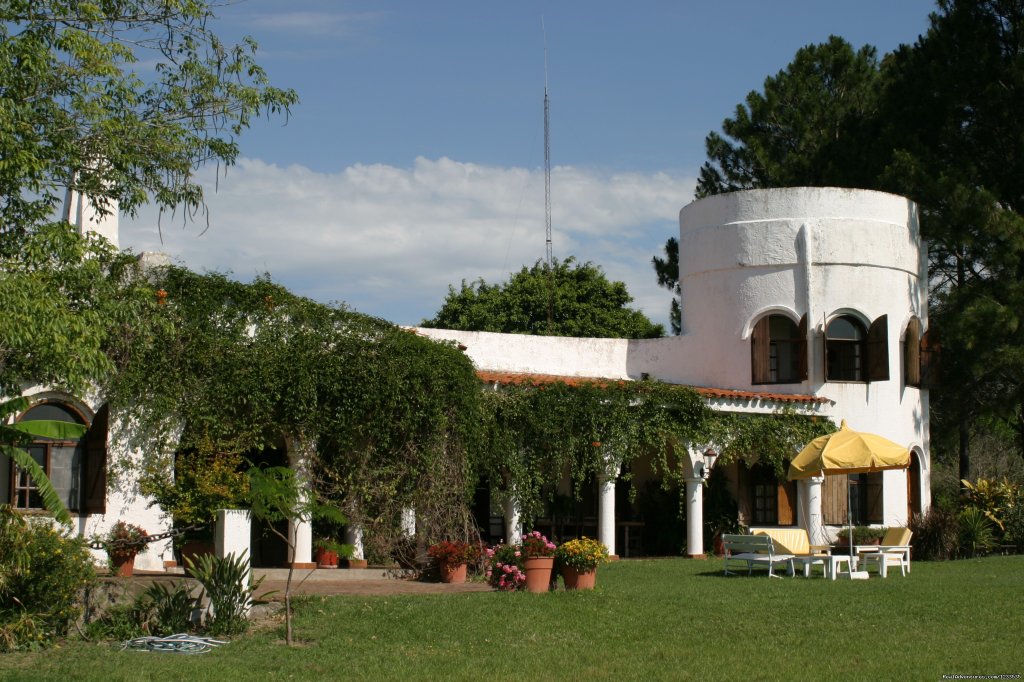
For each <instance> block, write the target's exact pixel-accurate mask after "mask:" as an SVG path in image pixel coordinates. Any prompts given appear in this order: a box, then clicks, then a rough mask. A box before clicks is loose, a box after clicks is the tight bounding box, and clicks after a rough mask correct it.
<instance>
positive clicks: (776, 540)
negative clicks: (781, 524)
mask: <svg viewBox="0 0 1024 682" xmlns="http://www.w3.org/2000/svg"><path fill="white" fill-rule="evenodd" d="M750 530H751V533H752V534H754V535H769V536H771V538H772V544H773V545H774V546H775V549H776V551H778V552H781V553H784V554H795V555H797V556H800V555H805V554H810V553H811V543H810V541H809V540H808V539H807V531H806V530H804V529H803V528H751V529H750Z"/></svg>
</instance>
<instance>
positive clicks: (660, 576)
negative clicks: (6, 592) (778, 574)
mask: <svg viewBox="0 0 1024 682" xmlns="http://www.w3.org/2000/svg"><path fill="white" fill-rule="evenodd" d="M1022 597H1024V556H1013V557H989V558H985V559H976V560H969V561H958V562H947V563H926V562H916V563H914V564H913V573H911V574H910V575H909V576H907V577H906V578H904V577H901V576H900V575H899V572H898V571H897V572H896V574H895V575H893V574H892V573H890V577H889V578H888V579H886V580H882V579H880V578H878V577H877V576H874V575H872V578H871V579H870V580H867V581H850V580H842V579H840V580H837V581H836V582H831V581H826V580H823V579H821V578H820V577H818V578H813V579H810V580H806V579H804V578H788V577H787V578H783V579H768V578H767V577H766V576H765V574H764V572H761V573H760V574H757V573H755V575H754V576H753V577H747V576H741V577H723V576H722V575H721V562H720V561H718V560H711V561H693V560H684V559H661V560H651V561H622V562H618V563H615V564H611V565H608V566H604V567H602V568H601V570H600V572H599V575H598V589H597V591H595V592H590V593H587V592H580V593H565V592H558V593H553V594H547V595H534V594H525V593H518V594H499V593H478V594H461V595H440V596H414V597H408V596H407V597H359V598H353V597H329V598H324V599H320V598H317V599H315V600H312V601H307V602H304V603H303V604H302V605H301V606H300V608H299V612H298V615H297V620H296V628H297V630H296V632H297V635H298V637H299V639H300V640H301V644H300V645H299V646H296V647H294V648H292V649H288V648H286V647H285V646H284V645H283V643H282V642H281V636H282V633H281V631H280V630H279V629H275V628H271V629H265V630H262V631H258V632H255V633H253V634H251V635H247V636H245V637H242V638H237V639H236V640H235V641H233V642H232V643H231V644H229V645H227V646H225V647H223V648H222V649H220V650H218V651H215V652H213V653H210V654H206V655H202V656H182V655H175V654H156V653H138V652H120V651H117V650H116V649H112V648H111V646H110V645H109V644H107V645H96V644H87V643H71V644H68V645H65V646H63V647H62V648H60V649H57V650H50V651H46V652H40V653H32V654H16V655H6V656H0V679H5V680H6V679H10V680H33V681H35V680H67V679H74V680H105V681H106V680H131V681H132V682H135V681H140V680H179V679H182V680H218V681H219V680H246V681H247V682H255V681H256V680H267V679H269V680H277V679H281V680H285V679H288V680H327V679H330V680H334V679H353V680H390V679H401V680H434V679H446V680H447V679H450V680H484V679H488V680H499V679H514V680H518V679H537V680H549V679H563V680H578V681H581V682H582V681H583V680H587V679H594V678H597V679H616V680H618V679H627V680H648V679H656V680H657V679H661V680H690V679H692V680H741V679H748V680H749V679H755V680H757V679H780V680H832V679H850V680H869V679H871V680H894V679H899V680H941V679H942V675H943V674H946V675H952V674H1015V673H1022V672H1024V651H1022V650H1021V641H1022V640H1021V635H1020V631H1021V629H1022V627H1024V610H1022V605H1024V600H1022Z"/></svg>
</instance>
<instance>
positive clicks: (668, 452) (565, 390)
mask: <svg viewBox="0 0 1024 682" xmlns="http://www.w3.org/2000/svg"><path fill="white" fill-rule="evenodd" d="M149 277H150V280H151V286H152V289H153V297H154V301H155V305H153V306H151V309H152V316H153V319H151V320H149V321H148V322H147V324H146V329H147V330H148V335H147V337H146V338H147V340H148V342H147V343H145V344H137V346H136V347H134V348H132V349H131V352H122V353H120V354H119V355H118V356H117V357H116V361H117V364H118V371H117V372H116V375H115V377H114V379H112V380H111V381H110V382H109V385H108V386H107V387H106V389H107V390H108V392H109V395H110V400H111V403H112V405H113V406H114V407H115V410H114V413H116V414H117V415H118V416H119V418H120V423H121V425H122V427H125V433H130V434H131V441H130V442H129V444H130V445H132V446H134V447H135V448H137V449H139V450H140V451H141V452H143V453H144V454H145V457H144V458H143V459H144V462H145V468H146V473H147V476H149V477H150V480H163V481H166V480H168V479H160V478H159V476H158V474H155V473H154V472H159V471H160V469H161V467H163V468H164V469H165V470H169V469H170V468H171V467H172V466H173V455H174V453H175V452H186V451H201V452H218V453H223V454H224V455H225V456H230V457H232V458H238V457H242V456H245V455H247V454H248V453H252V452H254V451H260V450H263V449H267V448H278V447H281V446H282V445H283V444H285V443H292V444H294V443H295V442H296V441H297V440H298V441H301V442H303V443H305V444H306V445H307V446H311V447H306V448H304V449H305V450H308V451H310V452H313V453H315V454H314V455H313V459H312V460H311V461H310V462H308V471H307V474H306V475H307V476H308V477H309V479H310V481H311V482H312V484H313V485H314V486H315V489H316V490H317V491H318V492H319V493H320V494H321V495H323V496H325V497H328V498H329V499H331V501H332V502H334V503H336V504H338V505H339V506H341V507H342V509H343V510H344V511H345V513H346V515H347V516H348V517H349V519H350V520H351V521H353V522H356V523H360V524H361V525H363V526H364V528H365V529H366V531H367V540H368V543H370V544H371V545H373V543H377V545H375V546H374V551H375V552H376V553H377V555H382V554H387V553H388V551H390V550H391V549H393V545H394V543H395V542H397V538H398V537H399V535H398V534H396V533H395V532H393V531H394V530H395V528H396V526H397V519H398V517H399V514H400V511H401V509H402V508H407V507H409V508H415V509H416V510H417V516H418V518H417V525H418V527H419V532H420V534H421V536H422V537H424V539H426V540H427V541H432V540H435V539H441V538H442V537H446V536H447V537H451V536H454V535H471V534H472V533H473V532H475V527H473V520H472V518H471V516H470V507H471V505H470V501H471V500H472V496H473V493H474V491H475V489H476V486H477V484H478V482H479V480H480V479H481V478H482V477H486V479H487V480H488V482H489V483H490V484H491V485H492V487H493V488H497V489H498V490H500V491H503V492H505V493H506V494H511V495H512V496H514V498H515V499H516V500H517V502H518V505H519V507H520V509H521V511H522V513H523V515H524V517H525V518H526V519H527V521H529V519H531V518H532V517H535V516H537V515H539V514H540V512H541V510H542V509H543V505H544V503H545V501H546V499H547V496H550V495H551V494H553V491H554V489H555V487H556V486H557V484H558V483H559V482H560V481H561V480H563V479H564V478H565V477H568V478H569V479H570V480H571V481H572V483H573V488H574V493H575V494H576V495H577V496H579V494H580V492H581V488H582V486H583V485H584V484H585V483H586V482H587V481H589V480H590V479H591V477H592V476H594V475H601V474H603V473H605V472H609V471H615V472H617V471H618V470H619V467H620V466H621V465H622V464H625V463H628V462H629V461H631V460H632V459H635V458H637V457H640V456H649V457H650V458H651V462H652V465H653V467H654V469H655V471H656V472H658V473H660V474H661V475H662V477H663V478H664V479H665V480H667V481H669V482H676V483H678V482H681V480H682V479H683V478H684V477H685V475H686V473H687V470H688V469H687V466H686V459H685V457H686V455H685V449H686V447H687V445H690V444H693V445H695V446H697V447H704V446H705V445H711V444H714V445H715V446H716V447H718V448H719V450H720V451H721V452H722V460H721V461H722V462H723V463H728V462H729V461H735V460H739V459H745V460H747V461H750V460H752V459H759V460H760V461H764V462H769V463H771V464H772V465H773V466H775V467H776V469H777V470H779V469H781V467H782V465H783V462H784V461H785V460H786V459H787V458H789V457H792V455H793V454H794V453H795V452H796V450H797V449H798V448H799V447H800V446H801V445H803V444H804V443H806V442H807V441H808V440H810V438H812V437H814V436H815V435H818V433H820V432H822V431H828V430H830V429H831V428H832V427H831V425H828V423H827V422H826V421H825V420H818V421H814V420H813V419H809V418H807V417H804V416H800V415H797V414H795V413H784V414H777V415H754V416H739V415H734V414H726V413H720V412H715V411H713V410H711V409H710V408H709V407H708V406H707V405H706V403H705V401H704V400H703V399H702V398H701V397H700V396H699V395H698V394H697V393H696V392H694V391H693V390H692V389H689V388H685V387H679V386H671V385H667V384H663V383H659V382H655V381H637V382H629V381H623V382H579V383H572V384H570V383H565V382H551V383H538V384H524V385H511V386H501V387H498V388H497V390H495V389H494V387H493V386H492V387H483V386H482V385H481V383H480V381H479V379H478V378H477V376H476V374H475V371H474V368H473V366H472V363H471V362H470V361H469V359H468V358H467V357H466V356H465V354H464V353H462V352H461V351H459V350H458V349H457V348H456V347H455V346H454V345H452V344H450V343H439V342H435V341H432V340H429V339H427V338H424V337H421V336H419V335H417V334H415V333H414V332H412V331H409V330H404V329H401V328H398V327H396V326H394V325H392V324H389V323H387V322H385V321H383V320H379V319H375V318H372V317H369V316H366V315H361V314H359V313H356V312H353V311H351V310H348V309H346V308H345V307H343V306H327V305H322V304H319V303H316V302H314V301H310V300H308V299H304V298H301V297H297V296H295V295H293V294H291V293H290V292H288V291H287V290H286V289H284V288H283V287H281V286H279V285H277V284H275V283H274V282H272V281H271V280H270V279H269V278H267V277H261V278H258V279H256V280H255V281H253V282H252V283H248V284H243V283H240V282H237V281H233V280H231V279H230V278H228V277H226V276H224V275H220V274H196V273H193V272H190V271H188V270H185V269H182V268H177V267H166V268H162V269H159V270H155V271H151V272H150V274H149ZM202 461H203V460H202V459H201V458H200V459H197V460H195V462H193V464H196V463H199V464H201V462H202ZM192 473H193V474H195V477H196V478H197V480H202V477H203V476H204V475H211V472H205V474H204V472H201V471H197V472H192ZM212 473H215V472H212ZM223 473H224V472H220V473H219V474H218V475H222V474H223ZM165 492H166V490H165ZM172 497H173V495H172Z"/></svg>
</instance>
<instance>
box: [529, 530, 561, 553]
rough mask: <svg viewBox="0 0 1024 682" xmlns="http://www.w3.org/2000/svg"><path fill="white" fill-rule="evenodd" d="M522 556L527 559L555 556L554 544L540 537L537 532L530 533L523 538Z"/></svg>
mask: <svg viewBox="0 0 1024 682" xmlns="http://www.w3.org/2000/svg"><path fill="white" fill-rule="evenodd" d="M522 549H523V556H525V557H526V558H527V559H535V558H537V557H546V556H554V555H555V543H553V542H551V541H550V540H548V539H547V538H546V537H544V536H543V535H541V533H540V531H539V530H535V531H531V532H529V533H527V534H526V535H524V536H523V542H522Z"/></svg>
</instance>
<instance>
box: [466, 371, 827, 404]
mask: <svg viewBox="0 0 1024 682" xmlns="http://www.w3.org/2000/svg"><path fill="white" fill-rule="evenodd" d="M476 374H477V376H478V377H480V380H481V381H484V382H487V383H490V384H513V385H529V386H541V385H544V384H553V383H562V384H567V385H569V386H578V385H580V384H586V383H595V384H601V385H607V384H611V383H624V382H625V381H630V380H629V379H607V378H600V377H573V376H561V375H556V374H529V373H523V372H490V371H486V370H478V371H477V373H476ZM690 388H692V389H693V390H695V391H696V392H697V393H699V394H700V395H702V396H704V397H705V398H717V399H720V400H738V401H752V400H766V401H771V402H778V403H827V402H831V401H830V400H829V399H828V398H825V397H823V396H816V395H805V394H801V393H770V392H765V391H737V390H734V389H731V388H711V387H706V386H690Z"/></svg>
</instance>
